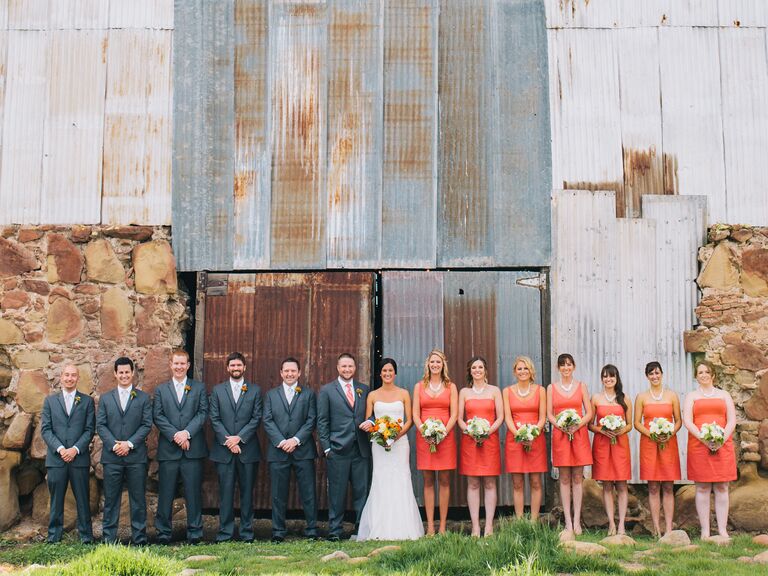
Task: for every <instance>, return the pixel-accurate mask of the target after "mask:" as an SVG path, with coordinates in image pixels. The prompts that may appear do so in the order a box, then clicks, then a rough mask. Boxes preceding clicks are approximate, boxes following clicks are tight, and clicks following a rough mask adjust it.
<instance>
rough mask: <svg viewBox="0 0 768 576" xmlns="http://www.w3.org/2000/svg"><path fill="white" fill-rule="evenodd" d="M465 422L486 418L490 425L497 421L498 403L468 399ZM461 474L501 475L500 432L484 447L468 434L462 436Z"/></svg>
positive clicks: (486, 441) (465, 407) (484, 444)
mask: <svg viewBox="0 0 768 576" xmlns="http://www.w3.org/2000/svg"><path fill="white" fill-rule="evenodd" d="M464 412H465V414H464V420H465V422H469V421H470V420H471V419H472V418H474V417H475V416H477V417H478V418H485V419H486V420H488V423H489V424H493V423H494V421H495V420H496V402H495V401H494V399H493V398H468V399H467V400H465V402H464ZM459 474H463V475H464V476H498V475H499V474H501V444H500V442H499V431H498V430H496V432H494V433H493V434H491V436H490V437H489V438H486V439H485V441H484V442H483V444H482V446H478V445H477V443H476V442H475V441H474V440H473V439H472V438H470V437H469V436H468V435H467V434H462V435H461V461H460V462H459Z"/></svg>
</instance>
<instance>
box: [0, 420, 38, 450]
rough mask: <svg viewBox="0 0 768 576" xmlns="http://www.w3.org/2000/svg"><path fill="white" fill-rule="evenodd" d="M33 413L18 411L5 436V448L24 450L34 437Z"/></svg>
mask: <svg viewBox="0 0 768 576" xmlns="http://www.w3.org/2000/svg"><path fill="white" fill-rule="evenodd" d="M32 420H33V416H32V414H27V413H26V412H17V413H16V416H14V417H13V420H11V425H10V426H8V430H6V431H5V435H4V436H3V448H5V449H7V450H24V449H25V448H26V447H27V444H29V441H30V440H31V439H32Z"/></svg>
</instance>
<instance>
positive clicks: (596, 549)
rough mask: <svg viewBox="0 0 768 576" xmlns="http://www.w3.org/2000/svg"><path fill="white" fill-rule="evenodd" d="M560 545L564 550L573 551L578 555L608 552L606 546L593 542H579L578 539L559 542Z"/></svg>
mask: <svg viewBox="0 0 768 576" xmlns="http://www.w3.org/2000/svg"><path fill="white" fill-rule="evenodd" d="M560 547H561V548H564V549H565V550H570V551H571V552H575V553H576V554H578V555H580V556H604V555H606V554H608V548H606V547H605V546H601V545H600V544H595V543H593V542H580V541H578V540H568V541H566V542H561V543H560Z"/></svg>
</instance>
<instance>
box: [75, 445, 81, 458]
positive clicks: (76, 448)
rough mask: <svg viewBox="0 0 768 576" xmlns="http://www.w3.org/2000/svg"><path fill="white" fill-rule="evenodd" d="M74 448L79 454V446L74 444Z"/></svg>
mask: <svg viewBox="0 0 768 576" xmlns="http://www.w3.org/2000/svg"><path fill="white" fill-rule="evenodd" d="M74 449H75V450H77V454H78V456H79V455H80V448H78V447H77V446H74Z"/></svg>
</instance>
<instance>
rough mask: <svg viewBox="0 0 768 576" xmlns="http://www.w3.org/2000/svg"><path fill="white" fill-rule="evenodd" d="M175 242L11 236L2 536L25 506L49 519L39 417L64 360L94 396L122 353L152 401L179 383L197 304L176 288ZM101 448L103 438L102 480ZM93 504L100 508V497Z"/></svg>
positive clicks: (148, 234) (1, 327)
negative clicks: (174, 369) (175, 362)
mask: <svg viewBox="0 0 768 576" xmlns="http://www.w3.org/2000/svg"><path fill="white" fill-rule="evenodd" d="M169 235H170V229H169V228H167V227H154V228H153V227H145V226H122V227H97V226H73V227H55V226H40V227H19V226H12V227H7V228H5V229H4V230H3V231H2V235H1V236H0V310H1V311H2V312H1V315H0V531H2V530H4V529H6V528H7V527H9V526H10V525H12V524H13V523H15V522H16V521H17V520H18V519H19V516H20V512H21V510H20V507H19V500H20V499H21V501H22V502H26V503H27V504H28V506H31V507H32V508H34V509H33V510H29V509H27V510H26V512H31V513H33V515H34V517H35V518H37V519H38V520H40V521H43V522H45V518H46V517H47V506H48V500H47V487H46V486H45V484H44V482H43V479H44V474H45V467H44V462H43V459H44V458H45V444H44V442H43V441H42V438H41V437H40V430H39V419H40V411H41V410H42V406H43V399H44V398H45V396H46V395H47V394H49V393H50V392H51V391H53V390H55V389H57V388H58V375H59V373H60V371H61V368H62V366H63V363H64V362H67V361H72V362H74V363H75V364H76V365H77V366H78V368H79V371H80V380H79V384H78V388H79V389H80V390H81V391H82V392H83V393H86V394H91V395H93V396H95V397H98V395H99V394H100V393H102V392H104V391H106V390H109V389H111V388H112V387H114V386H115V385H116V382H115V380H114V376H113V369H112V362H113V361H114V360H115V358H116V357H118V356H122V355H125V356H129V357H131V358H133V359H134V360H135V361H136V363H137V369H138V374H137V382H138V384H139V385H140V386H141V387H142V388H143V389H144V390H146V391H148V392H149V393H150V394H151V393H152V391H153V390H154V387H155V386H156V385H157V384H158V383H160V382H162V381H164V380H167V379H168V378H170V370H169V366H168V362H169V357H170V351H171V349H172V348H173V347H177V346H180V345H182V344H183V342H184V333H185V330H186V328H187V324H188V309H187V302H188V297H187V295H186V293H185V292H183V291H182V290H181V289H180V288H179V287H178V286H177V276H176V267H175V262H174V258H173V254H172V251H171V245H170V243H169ZM155 447H156V437H153V438H152V439H151V440H150V449H154V448H155ZM100 450H101V445H100V442H99V440H98V438H97V439H96V440H95V441H94V443H93V445H92V462H93V463H94V469H93V473H94V476H95V477H97V478H100V477H101V469H100V466H98V465H97V463H98V461H99V454H100ZM94 486H95V487H97V486H98V485H97V483H96V482H94ZM94 500H95V506H96V507H97V506H98V491H97V492H96V494H95V495H94ZM44 509H45V510H44Z"/></svg>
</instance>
